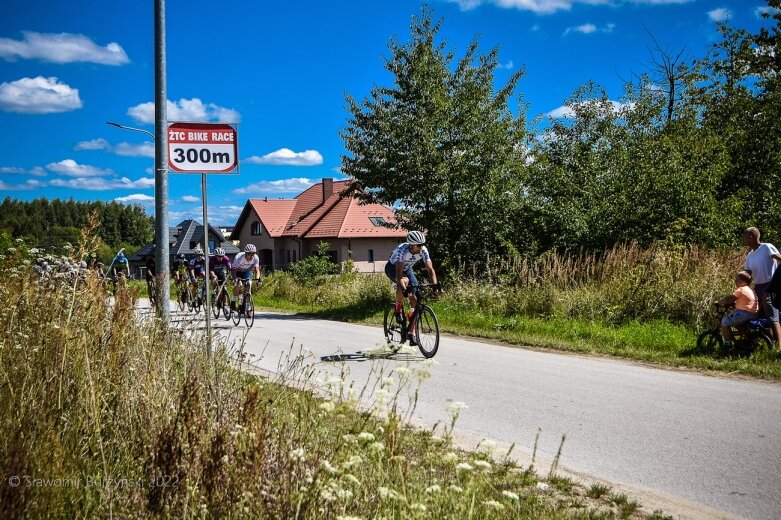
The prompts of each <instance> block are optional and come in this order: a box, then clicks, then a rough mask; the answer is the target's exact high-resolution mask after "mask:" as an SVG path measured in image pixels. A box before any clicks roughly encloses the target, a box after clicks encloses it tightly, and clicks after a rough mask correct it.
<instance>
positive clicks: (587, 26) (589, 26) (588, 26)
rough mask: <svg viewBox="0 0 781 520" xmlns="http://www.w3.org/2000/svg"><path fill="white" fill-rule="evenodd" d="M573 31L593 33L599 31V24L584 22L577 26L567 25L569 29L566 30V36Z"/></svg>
mask: <svg viewBox="0 0 781 520" xmlns="http://www.w3.org/2000/svg"><path fill="white" fill-rule="evenodd" d="M571 32H579V33H583V34H591V33H594V32H597V26H596V25H594V24H593V23H584V24H583V25H578V26H577V27H567V30H566V31H564V36H566V35H568V34H569V33H571Z"/></svg>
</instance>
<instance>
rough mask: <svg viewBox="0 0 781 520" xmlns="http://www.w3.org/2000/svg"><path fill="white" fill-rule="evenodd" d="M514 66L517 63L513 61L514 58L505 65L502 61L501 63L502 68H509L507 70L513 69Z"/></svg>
mask: <svg viewBox="0 0 781 520" xmlns="http://www.w3.org/2000/svg"><path fill="white" fill-rule="evenodd" d="M514 66H515V64H514V63H513V60H510V61H508V62H507V63H505V64H504V65H502V64H501V63H500V64H499V68H500V69H507V70H512V69H513V67H514Z"/></svg>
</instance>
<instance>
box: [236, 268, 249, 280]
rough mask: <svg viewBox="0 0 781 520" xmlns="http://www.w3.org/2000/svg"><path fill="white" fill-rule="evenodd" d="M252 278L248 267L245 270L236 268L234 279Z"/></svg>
mask: <svg viewBox="0 0 781 520" xmlns="http://www.w3.org/2000/svg"><path fill="white" fill-rule="evenodd" d="M251 278H252V271H250V270H249V269H248V270H246V271H242V270H241V269H236V279H237V280H249V279H251Z"/></svg>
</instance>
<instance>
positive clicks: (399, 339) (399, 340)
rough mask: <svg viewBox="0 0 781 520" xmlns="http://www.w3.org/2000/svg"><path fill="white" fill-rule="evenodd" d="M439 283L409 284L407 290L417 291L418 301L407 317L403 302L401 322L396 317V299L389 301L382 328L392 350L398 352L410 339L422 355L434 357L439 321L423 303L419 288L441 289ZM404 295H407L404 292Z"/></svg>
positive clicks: (437, 344) (437, 340) (437, 342)
mask: <svg viewBox="0 0 781 520" xmlns="http://www.w3.org/2000/svg"><path fill="white" fill-rule="evenodd" d="M441 287H442V286H441V285H440V284H438V283H437V284H433V283H427V284H419V285H410V286H409V287H408V288H407V291H410V290H414V291H416V292H417V297H418V302H417V304H416V305H415V311H414V312H413V314H412V317H410V318H408V317H407V308H406V305H407V303H406V301H405V302H403V306H402V310H401V322H399V321H398V320H397V318H396V301H395V300H394V301H393V302H391V303H390V304H389V305H388V307H387V308H386V309H385V319H384V321H383V330H384V331H385V339H386V340H387V341H388V343H389V344H390V345H391V348H392V349H393V351H394V352H398V350H399V349H400V348H401V346H402V345H403V344H404V343H405V342H406V341H407V340H410V345H417V346H418V348H419V349H420V352H421V354H423V357H426V358H430V357H434V355H435V354H436V353H437V349H438V348H439V321H438V320H437V315H436V314H434V310H433V309H432V308H431V307H429V306H428V305H426V304H425V303H423V294H424V292H425V291H422V290H421V289H424V290H425V289H436V290H439V289H441ZM404 296H407V294H405V295H404Z"/></svg>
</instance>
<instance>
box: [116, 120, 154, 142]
mask: <svg viewBox="0 0 781 520" xmlns="http://www.w3.org/2000/svg"><path fill="white" fill-rule="evenodd" d="M106 124H107V125H111V126H116V127H117V128H121V129H122V130H132V131H134V132H141V133H143V134H146V135H148V136H149V137H151V138H152V140H153V141H154V139H155V136H154V135H153V134H152V132H150V131H148V130H143V129H141V128H133V127H132V126H125V125H120V124H119V123H114V122H111V121H106Z"/></svg>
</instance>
